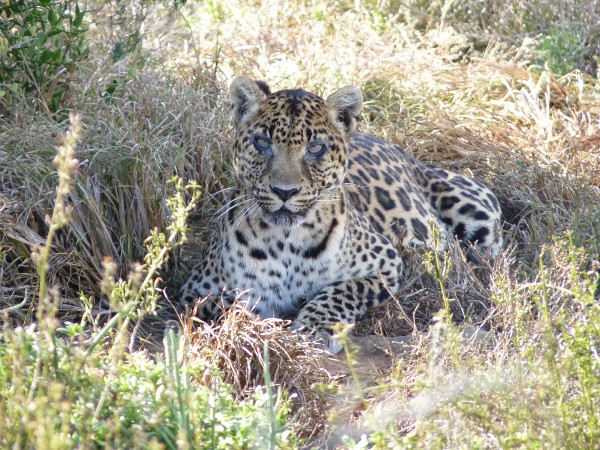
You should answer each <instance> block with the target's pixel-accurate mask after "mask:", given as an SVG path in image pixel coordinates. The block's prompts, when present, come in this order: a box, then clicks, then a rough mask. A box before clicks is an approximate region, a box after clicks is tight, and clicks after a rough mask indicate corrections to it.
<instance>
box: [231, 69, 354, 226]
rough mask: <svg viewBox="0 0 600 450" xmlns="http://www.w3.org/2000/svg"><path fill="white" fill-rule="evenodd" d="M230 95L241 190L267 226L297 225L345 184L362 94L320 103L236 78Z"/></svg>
mask: <svg viewBox="0 0 600 450" xmlns="http://www.w3.org/2000/svg"><path fill="white" fill-rule="evenodd" d="M229 95H230V98H231V103H232V117H233V121H234V123H235V127H236V134H235V143H234V149H235V153H236V164H235V167H236V173H237V177H238V181H239V183H240V185H241V186H240V187H241V188H242V189H243V191H244V192H246V193H247V194H248V195H250V196H252V197H253V198H254V199H255V200H256V203H257V204H258V206H259V207H260V209H261V210H262V212H263V215H264V220H265V222H267V223H268V224H270V225H282V226H289V225H294V224H298V223H301V222H302V221H303V220H304V217H305V216H306V214H307V212H308V211H310V210H311V208H313V207H315V205H317V204H318V203H319V201H320V200H321V201H326V200H327V199H331V196H332V194H333V192H334V191H335V189H339V187H340V186H341V183H342V182H343V181H344V177H345V175H346V168H347V163H348V152H347V145H348V138H349V136H350V135H351V134H352V132H353V131H354V129H355V128H356V122H357V118H358V115H359V114H360V111H361V108H362V94H361V91H360V89H358V88H357V87H355V86H346V87H344V88H341V89H340V90H338V91H337V92H335V93H334V94H332V95H330V96H329V97H328V98H327V99H326V100H324V99H322V98H321V97H319V96H317V95H314V94H311V93H309V92H306V91H304V90H302V89H294V90H284V91H279V92H275V93H270V92H269V89H268V87H267V86H266V85H265V84H264V83H258V84H257V82H255V81H253V80H251V79H249V78H246V77H237V78H235V79H234V80H233V82H232V83H231V87H230V89H229Z"/></svg>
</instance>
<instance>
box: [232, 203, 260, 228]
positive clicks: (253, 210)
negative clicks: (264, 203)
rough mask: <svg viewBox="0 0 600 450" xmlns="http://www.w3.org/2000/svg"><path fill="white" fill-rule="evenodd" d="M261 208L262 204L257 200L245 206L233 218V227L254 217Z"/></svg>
mask: <svg viewBox="0 0 600 450" xmlns="http://www.w3.org/2000/svg"><path fill="white" fill-rule="evenodd" d="M260 210H261V208H260V205H259V204H258V202H257V201H256V200H254V202H253V203H252V204H251V205H250V206H247V207H245V208H243V209H242V210H241V211H238V213H237V214H236V215H235V217H234V218H233V227H234V228H236V227H237V226H239V225H240V224H241V223H242V222H243V221H244V220H246V219H253V218H254V217H255V216H256V215H257V214H258V212H259V211H260Z"/></svg>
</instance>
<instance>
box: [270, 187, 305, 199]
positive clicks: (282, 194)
mask: <svg viewBox="0 0 600 450" xmlns="http://www.w3.org/2000/svg"><path fill="white" fill-rule="evenodd" d="M270 187H271V190H272V191H273V192H275V194H276V195H277V197H279V198H280V199H281V201H283V202H285V201H288V200H289V199H290V198H292V197H293V196H294V195H296V194H297V193H298V192H300V188H292V189H281V188H278V187H277V186H273V185H271V186H270Z"/></svg>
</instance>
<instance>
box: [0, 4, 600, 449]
mask: <svg viewBox="0 0 600 450" xmlns="http://www.w3.org/2000/svg"><path fill="white" fill-rule="evenodd" d="M598 23H600V6H599V5H598V2H594V1H589V2H584V1H580V0H567V1H558V0H543V1H535V2H534V1H528V0H503V1H500V2H488V1H478V0H467V1H453V0H444V1H440V2H426V1H420V0H407V1H396V0H387V1H386V0H357V1H337V2H317V1H311V2H301V1H296V0H290V1H287V2H278V1H269V2H266V1H265V2H259V1H254V2H246V1H237V0H234V1H227V2H225V1H221V0H211V1H205V2H194V1H188V2H187V4H186V2H185V1H181V0H179V1H176V2H166V1H165V2H155V1H150V0H148V1H146V0H131V1H109V2H101V1H88V2H79V4H78V3H77V1H75V0H66V1H64V2H49V1H46V0H32V1H30V2H17V1H12V0H9V1H8V2H4V3H3V4H2V6H0V315H1V317H2V321H3V328H2V331H1V332H0V446H2V447H3V448H51V449H64V448H94V447H98V448H101V447H106V448H260V449H263V448H300V447H307V448H310V447H311V446H315V447H322V448H371V447H374V448H422V449H432V448H469V449H471V448H549V449H555V448H578V449H579V448H582V449H583V448H590V449H591V448H598V445H600V356H599V352H600V304H599V301H600V298H599V296H600V282H599V274H600V263H599V260H600V83H599V82H598V63H599V62H600V28H598V26H597V24H598ZM237 74H244V75H248V76H251V77H254V78H256V79H262V80H265V81H267V82H268V83H269V84H270V85H271V87H272V88H273V89H279V88H281V89H283V88H289V87H304V88H306V89H308V90H312V91H315V92H317V93H321V94H323V95H327V94H329V93H331V92H333V90H335V89H337V88H339V87H341V86H342V85H345V84H350V83H354V84H357V85H359V86H360V87H361V88H362V90H363V93H364V96H365V100H366V102H365V110H364V114H363V117H362V119H363V120H362V124H361V125H360V128H361V131H362V132H365V133H371V134H375V135H379V136H382V137H384V138H386V139H389V140H392V141H394V142H397V143H399V144H401V145H403V146H404V147H406V148H407V149H408V150H409V151H410V152H412V153H414V154H415V155H416V156H418V157H419V158H421V159H422V160H425V161H429V162H434V163H436V164H439V165H441V166H443V167H447V168H451V169H453V170H457V171H460V172H466V173H473V174H475V175H477V176H478V177H480V178H481V179H483V180H485V181H486V182H487V183H488V185H490V186H491V187H492V189H493V191H494V192H495V193H496V195H497V196H498V198H499V199H500V202H501V205H502V209H503V214H504V219H505V221H506V223H505V235H506V239H505V242H506V244H505V248H504V249H503V251H502V252H501V255H500V257H499V258H498V260H497V261H488V262H487V263H486V264H484V266H483V267H473V266H470V265H467V264H466V263H464V262H463V258H462V256H461V253H460V250H459V249H458V248H454V247H451V248H450V251H449V252H446V253H435V252H424V251H405V252H404V255H405V260H406V266H407V270H406V281H407V282H406V287H405V288H404V290H403V291H402V292H400V293H399V295H397V298H396V299H395V300H394V301H392V302H390V303H389V304H387V305H385V306H382V307H379V308H377V309H376V310H373V311H372V312H371V313H370V315H369V317H367V318H366V319H365V320H364V321H362V322H361V323H359V324H357V326H356V327H355V329H354V330H352V332H351V333H353V334H354V335H355V337H350V336H349V334H348V333H349V330H339V331H340V333H342V334H343V335H344V336H348V337H347V338H346V339H345V340H346V342H347V345H346V347H345V350H344V352H343V353H342V355H341V356H339V357H337V358H332V357H328V356H327V355H325V354H324V353H323V352H321V351H319V350H318V349H316V348H315V347H314V346H313V344H312V343H311V342H310V341H308V340H306V339H305V338H303V337H302V336H297V335H294V334H291V333H289V332H287V331H286V330H285V329H284V328H283V327H282V323H281V322H280V321H266V322H259V321H256V320H253V319H251V318H249V317H247V316H246V314H245V313H244V312H243V311H241V310H237V309H234V310H232V311H230V312H229V313H228V314H226V316H225V317H224V319H223V320H222V322H220V323H219V324H218V325H217V326H209V325H207V324H203V323H199V322H198V321H196V320H194V319H192V318H190V317H189V316H187V317H180V316H179V315H178V313H181V311H177V309H176V307H175V306H174V305H175V304H176V302H175V300H176V292H177V288H178V286H179V284H181V281H182V279H183V278H184V277H185V276H186V273H187V271H188V270H189V268H190V267H191V265H192V264H193V262H194V260H195V258H197V254H198V249H199V248H200V247H201V246H202V243H203V242H204V240H205V239H206V238H207V233H206V230H207V228H208V226H209V225H210V219H211V216H212V214H213V213H214V211H215V210H216V208H217V207H218V205H219V202H220V201H221V200H222V199H223V198H224V194H223V192H224V191H223V190H224V189H226V188H227V186H228V185H229V182H230V180H231V171H230V163H231V153H230V151H229V146H228V142H229V138H230V135H231V127H230V124H229V118H228V110H227V104H226V96H225V92H226V88H227V84H228V82H229V81H230V79H231V77H232V76H234V75H237ZM196 183H197V185H196ZM186 229H187V231H185V230H186ZM186 238H187V239H186ZM182 244H183V245H182ZM382 336H384V337H387V338H382ZM390 336H394V337H395V338H390ZM398 336H407V337H406V338H397V337H398ZM375 344H378V345H379V349H375V350H373V347H374V346H375Z"/></svg>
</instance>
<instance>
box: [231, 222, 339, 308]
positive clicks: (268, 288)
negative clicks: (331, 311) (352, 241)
mask: <svg viewBox="0 0 600 450" xmlns="http://www.w3.org/2000/svg"><path fill="white" fill-rule="evenodd" d="M341 231H342V230H340V232H339V233H333V234H332V235H330V236H329V237H328V239H327V242H326V243H325V244H326V245H324V246H323V248H320V249H319V251H318V254H317V252H316V251H315V250H314V249H315V247H316V246H317V247H318V245H319V244H320V243H321V242H322V241H319V240H318V239H316V240H315V237H314V235H315V234H318V233H317V232H316V231H315V230H314V229H313V230H311V229H303V228H301V227H298V228H296V229H294V230H291V231H290V232H289V233H288V232H285V233H284V232H283V231H281V230H273V229H270V230H268V232H264V233H257V234H256V235H248V234H247V233H246V234H243V235H242V236H240V235H239V233H243V231H240V230H230V231H229V232H228V239H226V241H227V242H226V243H224V245H223V246H222V255H223V262H224V264H223V266H224V267H226V269H225V274H224V277H223V278H224V279H225V281H226V284H227V285H228V286H232V287H233V286H235V287H238V288H240V289H248V290H250V292H249V297H250V303H251V305H252V306H254V308H255V310H256V311H257V312H259V314H260V315H261V317H263V318H266V317H285V316H287V315H291V314H295V313H296V312H297V311H298V309H299V308H300V305H301V302H302V301H303V300H304V299H308V298H311V297H313V296H314V295H316V294H317V293H318V292H319V291H321V290H322V289H323V288H324V287H326V286H328V285H330V284H332V283H334V282H336V281H338V280H340V279H341V278H342V274H343V273H344V264H345V262H344V261H346V260H347V258H345V257H344V255H343V253H344V245H343V232H341ZM240 241H241V242H240Z"/></svg>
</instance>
